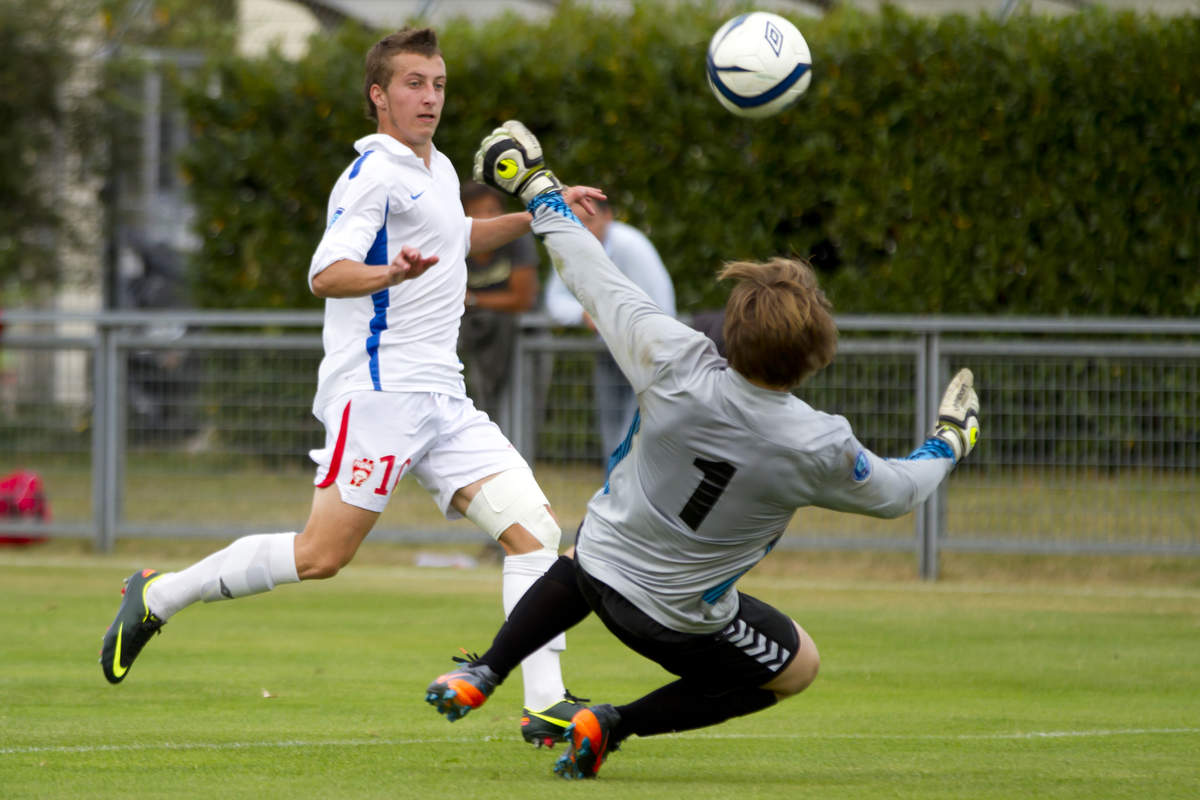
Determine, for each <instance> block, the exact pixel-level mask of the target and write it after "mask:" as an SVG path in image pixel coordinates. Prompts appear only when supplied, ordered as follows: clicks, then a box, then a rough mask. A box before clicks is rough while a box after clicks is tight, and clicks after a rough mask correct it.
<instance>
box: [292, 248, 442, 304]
mask: <svg viewBox="0 0 1200 800" xmlns="http://www.w3.org/2000/svg"><path fill="white" fill-rule="evenodd" d="M437 262H438V257H437V256H423V255H421V251H420V250H418V249H417V248H415V247H401V248H400V252H398V253H396V257H395V258H393V259H392V261H391V263H388V264H364V263H363V262H361V261H353V260H351V259H348V258H343V259H339V260H337V261H335V262H333V263H332V264H330V265H329V266H327V267H325V268H324V269H323V270H321V271H320V272H318V273H317V274H316V275H314V276H313V279H312V293H313V294H314V295H316V296H317V297H321V298H331V297H366V296H367V295H372V294H375V292H378V291H379V290H380V289H386V288H388V287H391V286H395V285H397V284H399V283H403V282H404V281H410V280H412V279H414V278H419V277H421V276H422V275H424V274H425V272H426V270H428V269H429V268H430V267H432V266H433V265H434V264H436V263H437Z"/></svg>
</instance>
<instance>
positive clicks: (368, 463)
mask: <svg viewBox="0 0 1200 800" xmlns="http://www.w3.org/2000/svg"><path fill="white" fill-rule="evenodd" d="M374 469H375V462H374V461H372V460H371V459H369V458H356V459H354V470H353V472H352V473H351V474H350V485H351V486H362V485H363V482H364V481H366V479H367V478H369V477H371V471H372V470H374Z"/></svg>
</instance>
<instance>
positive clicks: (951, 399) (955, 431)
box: [930, 369, 979, 464]
mask: <svg viewBox="0 0 1200 800" xmlns="http://www.w3.org/2000/svg"><path fill="white" fill-rule="evenodd" d="M974 382H975V376H974V375H973V374H971V370H969V369H960V370H959V371H958V374H957V375H955V376H954V379H953V380H952V381H950V385H949V386H947V387H946V393H945V394H943V395H942V404H941V405H940V406H938V418H937V422H935V423H934V426H933V432H932V433H931V434H930V435H931V436H933V437H934V438H937V439H941V440H942V441H944V442H945V443H946V444H948V445H950V449H952V450H953V451H954V463H955V464H957V463H958V462H959V461H962V460H963V459H964V458H965V457H966V455H967V454H968V453H970V452H971V450H972V449H974V447H975V442H976V441H978V440H979V396H978V395H977V394H975V386H974Z"/></svg>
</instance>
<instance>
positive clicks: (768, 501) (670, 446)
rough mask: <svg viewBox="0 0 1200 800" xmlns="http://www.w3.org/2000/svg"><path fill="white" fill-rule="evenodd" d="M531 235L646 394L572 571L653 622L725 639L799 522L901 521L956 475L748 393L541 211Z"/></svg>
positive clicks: (782, 400)
mask: <svg viewBox="0 0 1200 800" xmlns="http://www.w3.org/2000/svg"><path fill="white" fill-rule="evenodd" d="M533 229H534V232H535V233H537V234H538V235H540V236H543V237H544V241H545V244H546V247H547V249H548V250H549V251H550V254H551V257H552V258H553V260H554V264H555V267H556V268H557V269H558V270H559V273H560V274H561V275H562V278H563V280H564V282H565V283H566V284H567V286H568V287H570V289H571V291H572V292H574V293H575V296H576V297H578V298H579V301H580V302H581V303H582V304H583V306H584V308H585V309H587V312H588V313H589V314H590V315H591V317H592V319H593V320H594V321H595V323H596V327H597V330H598V331H599V332H600V335H601V336H602V337H603V338H604V341H605V343H606V344H607V345H608V348H609V350H611V351H612V354H613V357H614V359H615V360H616V361H617V363H618V364H619V365H620V367H621V370H622V371H623V372H624V373H625V376H626V377H627V378H628V379H629V382H630V384H632V386H633V389H634V391H635V392H636V393H637V396H638V408H639V412H638V417H637V419H636V420H635V422H634V426H633V429H632V431H631V434H630V436H629V437H628V438H627V439H626V441H625V442H624V443H623V444H622V445H621V447H619V448H618V449H617V452H616V453H614V456H613V459H612V461H611V462H610V472H609V475H608V480H607V483H606V485H605V486H604V487H603V488H602V489H600V490H599V491H598V492H597V493H596V494H595V495H594V496H593V497H592V499H591V500H590V501H589V503H588V508H587V514H586V516H585V518H584V521H583V525H582V527H581V528H580V532H579V536H578V540H577V543H576V544H577V546H576V558H577V559H578V560H579V564H580V565H581V566H582V567H583V568H584V569H585V570H586V571H587V572H588V573H589V574H590V575H592V576H594V577H596V578H597V579H599V580H601V581H603V582H604V583H606V584H608V585H609V586H611V587H612V588H614V589H615V590H617V591H618V592H620V593H621V594H622V595H623V596H624V597H625V598H626V599H628V600H629V601H630V602H632V603H633V604H634V605H636V606H637V607H638V608H639V609H641V610H642V611H644V612H645V613H646V614H648V615H649V616H650V617H652V618H653V619H655V620H656V621H657V622H659V623H661V624H663V625H665V626H666V627H668V628H671V629H673V630H676V631H683V632H689V633H711V632H714V631H718V630H720V629H722V628H723V627H724V626H725V625H726V624H727V623H728V622H729V621H730V619H732V617H733V616H734V615H735V614H736V613H737V610H738V599H737V592H736V591H735V590H734V585H735V583H736V582H737V580H738V578H739V577H741V576H742V575H743V574H744V573H745V572H746V571H747V570H749V569H750V568H751V567H753V566H754V565H755V564H756V563H758V561H759V560H760V559H762V557H763V556H765V555H766V554H767V553H768V552H769V551H770V550H771V548H772V547H773V546H774V545H775V543H776V542H777V541H778V540H779V537H780V536H782V535H783V532H784V530H785V529H786V528H787V526H788V523H789V521H790V520H791V518H792V515H793V514H794V513H795V512H796V510H797V509H798V508H802V507H804V506H810V505H815V506H821V507H824V508H831V509H836V510H840V511H853V512H858V513H862V514H869V515H872V516H879V517H894V516H899V515H901V514H904V513H906V512H908V511H910V510H912V509H913V508H914V507H915V506H917V505H918V504H920V503H921V502H922V501H924V500H925V499H926V498H927V497H928V496H929V495H930V493H932V492H933V490H934V489H935V488H936V487H937V485H938V484H939V483H940V482H941V481H942V480H943V479H944V478H945V477H946V476H947V475H948V474H949V473H950V470H951V468H952V467H953V461H952V460H951V459H948V458H944V457H934V456H932V454H931V453H930V452H928V451H918V453H919V454H920V455H921V456H927V457H920V458H917V457H910V458H909V459H902V460H890V459H886V460H885V459H882V458H879V457H878V456H876V455H875V454H874V453H872V452H870V451H869V450H867V449H866V448H864V447H863V446H862V445H861V444H859V442H858V440H857V439H856V438H855V436H854V433H853V431H851V429H850V425H849V423H848V422H847V421H846V420H845V419H844V418H843V417H840V416H834V415H831V414H825V413H822V412H820V411H817V410H814V409H813V408H811V407H809V406H808V405H807V404H806V403H804V402H803V401H802V400H800V399H799V398H797V397H795V396H794V395H792V394H791V393H789V392H777V391H771V390H768V389H763V388H761V387H758V386H755V385H754V384H752V383H750V382H749V381H747V380H746V379H745V378H743V377H742V376H741V375H740V374H738V373H737V372H736V371H735V370H733V369H732V368H730V367H729V366H728V364H727V363H726V361H725V359H723V358H721V357H720V356H719V355H718V354H717V352H716V348H715V346H714V345H713V344H712V342H711V340H709V338H708V337H707V336H705V335H704V334H702V333H700V332H698V331H695V330H693V329H692V328H689V327H688V326H686V325H684V324H682V323H680V322H678V321H676V320H675V319H673V318H672V317H670V316H668V315H667V314H664V313H663V312H662V311H660V310H659V309H658V307H657V306H656V305H655V304H654V303H653V302H651V301H650V299H649V298H648V297H646V295H645V294H643V293H642V292H641V290H640V289H638V288H637V287H636V286H635V285H634V284H633V283H632V282H630V281H629V279H628V278H626V277H625V276H624V275H623V274H621V272H620V271H619V270H618V269H617V268H616V267H614V266H613V265H612V263H611V262H610V261H609V260H608V258H607V257H606V256H605V254H604V250H603V248H602V247H601V246H600V243H599V242H598V241H596V239H595V237H593V236H592V235H591V234H590V233H589V232H588V231H587V229H585V228H584V227H583V226H582V225H580V224H578V223H577V222H575V221H574V220H573V219H570V218H568V217H566V216H564V215H563V214H562V213H561V211H558V210H555V209H554V208H547V207H545V206H543V207H541V208H538V209H537V212H536V214H535V216H534V225H533ZM916 455H917V454H914V456H916Z"/></svg>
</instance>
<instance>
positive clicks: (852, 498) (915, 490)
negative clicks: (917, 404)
mask: <svg viewBox="0 0 1200 800" xmlns="http://www.w3.org/2000/svg"><path fill="white" fill-rule="evenodd" d="M832 419H834V420H836V421H837V422H836V425H835V430H838V432H839V434H840V435H834V436H832V437H831V441H834V442H838V444H837V445H836V446H834V447H832V450H831V452H832V454H833V455H832V458H831V459H830V460H829V462H828V464H827V469H826V476H825V477H826V479H825V480H824V481H822V482H821V486H820V489H819V491H818V496H817V497H815V498H814V504H815V505H819V506H822V507H825V508H832V509H835V510H838V511H854V512H857V513H860V514H870V515H872V516H878V517H898V516H900V515H901V514H906V513H908V512H909V511H911V510H913V509H914V508H916V507H917V506H918V505H920V504H921V503H923V502H925V500H926V499H928V497H929V495H931V494H933V491H934V490H935V489H937V487H938V486H939V485H940V484H941V482H942V481H943V480H945V479H946V476H947V475H949V474H950V471H951V470H953V469H954V467H955V465H957V464H958V462H959V461H961V460H962V459H964V458H966V456H967V455H968V454H969V453H970V452H971V450H973V449H974V448H975V443H976V442H977V441H978V440H979V396H978V395H977V394H976V393H975V386H974V375H972V373H971V370H969V369H961V370H959V371H958V373H957V374H956V375H955V376H954V378H953V379H952V380H951V381H950V384H949V385H948V386H947V387H946V391H945V393H944V394H943V395H942V401H941V404H940V405H939V406H938V417H937V419H936V420H935V421H934V423H933V428H932V430H930V433H929V437H928V438H927V439H926V440H925V442H924V443H923V444H922V445H921V446H920V447H918V448H917V449H916V450H914V451H913V452H912V453H910V454H909V455H908V456H906V457H905V458H898V459H884V458H880V457H879V456H877V455H875V454H874V453H872V452H871V451H870V450H867V449H866V448H865V447H863V446H862V445H861V444H860V443H859V442H858V439H856V438H855V437H854V434H853V433H851V432H850V424H849V423H848V422H846V421H845V419H843V418H841V417H835V418H832Z"/></svg>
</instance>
